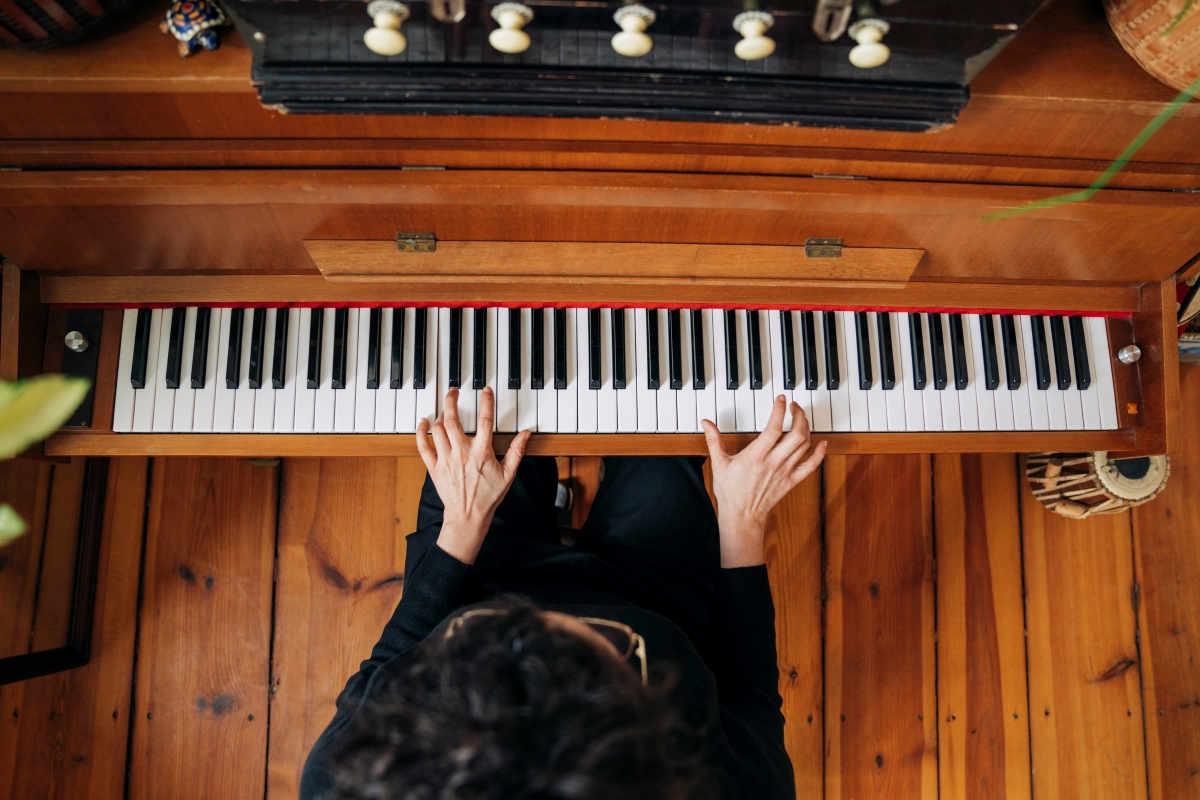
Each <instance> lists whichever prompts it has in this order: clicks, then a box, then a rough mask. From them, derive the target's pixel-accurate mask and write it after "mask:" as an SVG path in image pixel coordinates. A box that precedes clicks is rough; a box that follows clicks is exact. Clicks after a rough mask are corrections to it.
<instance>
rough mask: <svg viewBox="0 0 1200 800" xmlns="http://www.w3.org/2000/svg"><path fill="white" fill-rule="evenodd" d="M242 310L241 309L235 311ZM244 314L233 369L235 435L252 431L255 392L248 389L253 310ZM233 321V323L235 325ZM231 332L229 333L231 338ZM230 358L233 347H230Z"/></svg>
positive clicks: (235, 321) (235, 320)
mask: <svg viewBox="0 0 1200 800" xmlns="http://www.w3.org/2000/svg"><path fill="white" fill-rule="evenodd" d="M235 310H242V309H235ZM245 311H246V313H243V314H242V315H241V342H240V343H239V344H240V347H239V348H238V350H239V355H240V357H239V359H238V363H237V365H236V367H235V377H234V385H235V387H236V388H235V389H234V392H233V430H234V432H235V433H249V432H250V431H252V430H254V398H255V391H254V390H253V389H251V388H250V355H251V349H252V348H251V346H250V342H251V337H252V335H253V333H254V311H253V309H249V310H245ZM237 321H238V320H237V319H236V318H235V319H234V323H235V324H236V323H237ZM233 333H234V332H233V331H231V332H230V335H231V337H232V335H233ZM230 350H231V357H232V351H233V347H232V345H231V347H230Z"/></svg>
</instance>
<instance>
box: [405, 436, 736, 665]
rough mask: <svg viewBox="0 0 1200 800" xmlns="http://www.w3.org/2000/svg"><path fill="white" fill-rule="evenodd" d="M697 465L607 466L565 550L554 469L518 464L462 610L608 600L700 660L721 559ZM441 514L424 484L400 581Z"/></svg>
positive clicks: (646, 460)
mask: <svg viewBox="0 0 1200 800" xmlns="http://www.w3.org/2000/svg"><path fill="white" fill-rule="evenodd" d="M703 465H704V459H703V458H683V457H675V458H666V457H637V458H633V457H610V458H606V459H605V464H604V480H603V481H601V483H600V489H599V491H598V492H597V494H596V499H595V502H594V503H593V504H592V508H591V510H590V511H589V513H588V518H587V521H586V522H585V523H584V525H583V528H582V530H580V532H579V536H578V538H577V540H576V542H575V545H574V547H569V546H567V545H564V544H561V543H560V541H559V533H558V525H557V522H556V518H555V511H554V497H555V493H556V490H557V486H558V467H557V465H556V464H555V461H554V459H553V458H550V457H547V456H541V457H527V458H525V459H524V460H523V461H522V462H521V466H520V468H519V469H518V470H517V477H516V479H515V480H514V481H513V485H512V488H511V489H509V492H508V494H507V495H506V496H505V498H504V500H503V501H502V502H501V503H500V507H499V509H497V511H496V516H495V518H494V519H493V520H492V527H491V529H490V530H489V531H488V535H487V538H486V539H485V540H484V543H483V548H482V550H481V551H480V553H479V556H478V558H476V560H475V565H474V567H473V568H472V570H471V577H470V583H469V586H468V598H467V599H468V602H475V601H479V600H483V599H485V598H487V597H489V596H491V595H494V594H496V593H498V592H505V591H507V592H516V593H519V594H524V595H528V596H530V597H532V598H534V599H535V600H537V599H538V598H539V596H540V597H554V596H561V595H563V594H564V593H570V592H571V591H572V590H578V591H579V592H580V593H581V594H591V595H592V596H596V595H599V596H601V597H603V596H605V595H608V596H611V597H613V598H615V599H617V600H619V601H624V602H627V603H632V604H635V605H638V606H641V607H642V608H645V609H647V610H650V611H654V612H656V613H659V614H662V615H663V616H665V617H667V618H668V619H670V620H671V621H672V622H674V623H675V624H676V625H678V626H679V627H680V628H681V629H682V630H683V631H684V632H685V633H686V634H687V635H688V636H689V637H690V638H691V639H692V642H693V643H694V644H695V645H696V648H697V649H698V650H699V651H700V652H701V654H705V653H706V652H707V650H708V639H709V631H710V629H711V621H712V607H713V601H714V592H715V587H716V580H717V575H718V570H719V569H720V565H721V554H720V544H719V539H718V533H717V518H716V515H715V514H714V513H713V507H712V502H711V501H710V500H709V497H708V493H707V492H706V491H705V488H704V473H703ZM443 510H444V508H443V506H442V501H441V498H439V497H438V494H437V490H436V489H435V488H434V486H433V481H431V480H430V479H429V477H428V476H426V478H425V486H424V488H423V489H422V491H421V507H420V510H419V511H418V513H417V531H416V533H413V534H411V535H409V537H408V551H407V555H406V557H405V570H404V571H405V575H411V574H413V570H414V568H415V567H416V566H417V564H419V563H420V562H421V559H422V558H424V557H425V554H426V553H427V552H429V548H431V547H432V546H433V544H434V543H435V542H436V540H437V535H438V532H439V531H440V530H441V526H442V514H443Z"/></svg>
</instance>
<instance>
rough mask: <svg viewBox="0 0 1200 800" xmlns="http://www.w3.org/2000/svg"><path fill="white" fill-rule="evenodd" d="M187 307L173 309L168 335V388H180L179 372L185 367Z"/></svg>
mask: <svg viewBox="0 0 1200 800" xmlns="http://www.w3.org/2000/svg"><path fill="white" fill-rule="evenodd" d="M186 314H187V309H186V308H173V309H171V333H170V336H168V337H167V376H166V377H167V388H168V389H178V388H179V373H180V371H181V370H182V369H183V322H184V319H185V318H186Z"/></svg>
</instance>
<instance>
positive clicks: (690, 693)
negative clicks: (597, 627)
mask: <svg viewBox="0 0 1200 800" xmlns="http://www.w3.org/2000/svg"><path fill="white" fill-rule="evenodd" d="M470 569H471V568H470V566H469V565H467V564H463V563H462V562H460V561H458V560H456V559H455V558H454V557H453V556H450V555H449V554H448V553H446V552H445V551H444V550H442V549H440V548H438V547H436V546H435V547H433V548H432V549H431V550H430V551H429V553H428V555H426V556H425V558H424V559H422V560H421V563H420V564H419V565H418V566H417V568H416V569H415V570H414V571H413V574H412V575H411V576H409V578H408V580H406V582H405V590H404V595H403V596H402V597H401V600H400V603H399V604H398V605H397V606H396V610H395V612H394V613H393V614H392V618H391V620H390V621H389V622H388V624H387V626H386V627H385V628H384V630H383V635H382V636H381V637H380V638H379V642H378V643H376V645H375V647H374V649H372V651H371V657H370V658H369V659H367V660H366V661H364V662H362V665H361V666H360V668H359V671H358V672H357V673H355V674H354V675H353V676H352V677H351V678H350V680H349V681H348V682H347V683H346V688H345V689H343V690H342V693H341V694H340V695H338V699H337V713H336V714H335V715H334V718H333V721H332V722H330V723H329V727H328V728H326V729H325V732H324V733H322V734H321V737H320V738H319V739H318V740H317V742H316V744H315V745H314V746H313V749H312V752H311V753H310V754H309V756H308V760H307V762H306V763H305V765H304V773H303V776H302V778H301V782H300V798H301V800H320V798H322V797H323V796H325V795H326V794H328V792H329V790H330V788H331V787H332V786H333V775H332V773H331V771H330V769H329V766H328V761H329V758H330V757H331V755H332V753H333V752H334V751H336V749H337V747H338V742H339V739H340V737H341V736H342V735H343V734H344V733H345V731H346V730H347V729H348V728H349V726H350V723H351V722H352V720H353V719H354V718H355V716H356V715H358V714H360V713H368V711H367V707H368V706H369V701H370V698H371V697H372V695H373V694H374V692H375V690H376V689H377V687H378V685H379V683H380V682H381V679H382V676H383V675H384V673H385V672H386V670H384V669H382V668H383V667H384V666H385V665H386V664H388V663H389V662H391V661H393V660H395V659H403V658H404V657H405V656H406V654H408V653H409V651H411V650H412V649H413V648H414V647H416V646H417V645H418V644H419V643H420V642H421V641H422V640H423V639H425V638H426V637H427V636H429V635H430V633H432V632H433V631H434V630H435V629H437V628H438V627H439V626H441V625H443V624H444V623H445V622H446V621H447V618H448V617H451V616H452V615H454V612H455V611H457V610H458V609H459V608H461V607H462V606H463V602H462V600H461V595H462V590H463V587H464V583H465V581H466V579H467V576H468V574H469V572H470ZM534 599H535V600H538V601H539V605H541V606H542V607H543V608H547V609H550V610H555V611H562V612H564V613H568V614H574V615H577V616H589V617H599V618H603V619H611V620H616V621H620V622H624V623H625V624H627V625H629V626H630V627H631V628H633V629H634V630H635V631H637V632H638V633H639V634H641V636H642V638H643V639H645V642H646V652H647V658H648V660H649V661H650V662H651V663H654V662H655V661H671V662H674V663H675V664H676V665H677V667H678V672H679V681H678V683H677V685H676V686H675V688H674V690H673V692H672V695H671V699H672V702H674V703H675V704H676V705H677V706H678V707H679V708H680V711H681V713H682V714H683V716H684V719H685V720H689V721H693V720H695V721H704V720H711V719H713V718H715V719H717V720H719V723H720V724H719V725H711V726H709V728H708V736H709V741H708V746H709V748H710V751H711V755H710V759H711V761H712V763H715V764H719V765H720V766H721V767H722V768H723V770H724V772H725V776H724V777H725V778H726V780H724V781H723V783H724V784H725V785H726V794H727V795H728V796H729V797H731V798H753V800H773V799H774V798H787V800H792V798H795V784H794V779H793V774H792V763H791V760H790V759H789V758H788V755H787V752H786V751H785V750H784V746H783V714H782V713H781V712H780V709H781V707H782V705H783V700H782V698H781V697H780V696H779V691H778V681H779V668H778V666H777V664H776V651H775V606H774V604H773V602H772V600H771V591H770V586H769V584H768V582H767V568H766V567H765V566H760V567H742V568H737V569H722V570H721V571H720V573H719V577H718V581H717V591H716V600H715V612H714V617H713V630H712V640H711V641H712V643H713V644H712V648H711V649H712V652H713V655H712V656H711V658H710V662H709V663H706V662H705V661H704V660H703V659H702V658H701V657H700V654H699V653H698V652H697V651H696V648H695V647H694V646H693V645H692V643H691V641H690V640H689V639H688V638H687V636H685V635H684V633H683V632H682V631H681V630H680V629H679V627H678V626H676V625H675V624H674V623H672V622H671V621H670V620H669V619H667V618H666V617H663V616H662V615H660V614H656V613H654V612H651V611H646V610H645V609H642V608H639V607H637V606H633V605H629V604H628V603H627V602H625V601H623V600H621V599H620V598H618V597H616V596H612V597H605V596H604V595H603V594H600V595H596V594H595V593H592V594H591V595H589V596H587V597H586V598H580V597H575V598H569V597H563V596H559V597H557V598H556V597H553V596H550V597H540V598H539V597H537V596H536V594H535V595H534ZM580 599H586V601H587V602H582V603H581V602H578V600H580ZM572 600H574V601H575V602H572ZM555 601H557V602H555ZM564 601H566V602H564Z"/></svg>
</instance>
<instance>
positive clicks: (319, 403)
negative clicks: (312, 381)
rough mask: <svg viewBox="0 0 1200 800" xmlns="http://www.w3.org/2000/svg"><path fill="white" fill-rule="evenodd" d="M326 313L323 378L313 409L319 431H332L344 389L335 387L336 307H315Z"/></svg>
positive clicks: (318, 387) (322, 348)
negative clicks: (339, 398)
mask: <svg viewBox="0 0 1200 800" xmlns="http://www.w3.org/2000/svg"><path fill="white" fill-rule="evenodd" d="M319 312H320V313H324V314H325V321H324V322H322V323H321V380H320V382H319V385H318V386H317V398H316V405H315V406H314V409H313V430H314V431H316V432H317V433H332V432H333V430H334V419H335V415H336V410H337V396H338V395H339V394H341V393H342V391H343V390H342V389H334V388H333V328H334V319H335V317H336V314H337V312H336V309H332V308H326V309H324V310H323V311H322V310H321V309H315V308H314V309H313V313H314V314H316V313H319Z"/></svg>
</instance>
